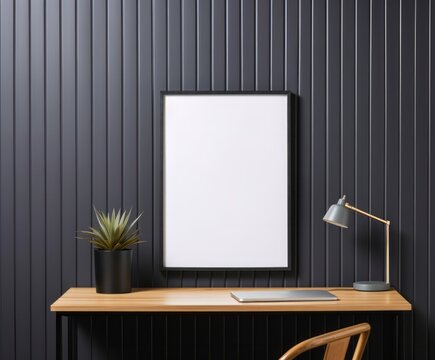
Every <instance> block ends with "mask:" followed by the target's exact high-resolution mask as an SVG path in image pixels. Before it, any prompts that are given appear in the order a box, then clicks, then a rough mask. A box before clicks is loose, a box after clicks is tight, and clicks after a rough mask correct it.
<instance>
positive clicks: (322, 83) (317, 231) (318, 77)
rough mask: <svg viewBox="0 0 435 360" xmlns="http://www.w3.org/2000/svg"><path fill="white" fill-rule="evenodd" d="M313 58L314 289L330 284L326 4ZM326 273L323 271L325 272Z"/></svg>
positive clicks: (315, 17) (318, 7) (317, 15)
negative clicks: (327, 280)
mask: <svg viewBox="0 0 435 360" xmlns="http://www.w3.org/2000/svg"><path fill="white" fill-rule="evenodd" d="M312 32H313V33H312V37H311V38H312V58H311V71H312V73H311V76H312V79H311V86H312V89H311V96H312V99H311V111H312V114H311V124H312V128H311V196H312V200H311V228H312V233H311V264H312V268H314V264H315V265H316V269H317V271H312V273H311V279H312V280H311V281H312V285H313V286H324V285H325V281H326V276H325V275H326V262H325V255H326V248H325V228H326V224H325V223H324V222H323V221H322V217H323V215H324V214H325V208H326V207H327V206H328V204H326V191H325V190H326V161H327V156H326V136H325V134H326V126H325V125H326V116H325V115H326V66H325V65H326V46H325V45H326V3H325V2H320V1H319V2H316V1H313V8H312ZM321 269H323V271H322V270H321Z"/></svg>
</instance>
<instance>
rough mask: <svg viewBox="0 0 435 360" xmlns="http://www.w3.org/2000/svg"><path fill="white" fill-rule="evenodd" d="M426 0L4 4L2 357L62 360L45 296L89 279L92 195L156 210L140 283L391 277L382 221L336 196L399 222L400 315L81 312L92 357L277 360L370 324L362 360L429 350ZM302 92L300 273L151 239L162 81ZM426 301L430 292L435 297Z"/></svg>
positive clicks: (0, 83)
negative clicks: (169, 254) (244, 264)
mask: <svg viewBox="0 0 435 360" xmlns="http://www.w3.org/2000/svg"><path fill="white" fill-rule="evenodd" d="M434 7H435V6H434V4H432V1H431V0H400V1H398V0H326V1H322V0H311V1H310V0H299V1H298V0H288V1H285V0H227V1H224V0H140V1H139V0H136V1H135V0H108V1H105V0H92V1H89V0H76V1H70V0H62V1H58V0H16V1H13V0H1V2H0V51H1V57H0V70H1V71H0V160H1V161H0V170H1V173H0V190H1V194H0V201H1V206H0V295H1V296H0V308H1V311H0V316H1V317H0V329H1V342H0V358H1V359H14V358H16V359H30V358H32V359H53V358H54V351H55V333H54V330H55V329H54V315H52V314H51V313H49V311H48V308H49V305H50V304H51V303H52V302H53V300H55V299H56V298H57V297H58V296H59V295H60V294H61V293H62V292H63V291H65V290H66V289H68V288H69V287H70V286H90V285H93V274H92V272H93V270H92V269H93V260H92V252H91V248H90V246H89V245H88V244H87V243H85V242H81V241H76V240H75V238H74V237H75V235H76V230H78V229H82V228H84V227H85V226H87V225H89V224H91V223H92V221H93V218H92V205H93V204H95V206H96V207H98V208H102V209H111V208H113V207H115V208H119V207H123V208H127V209H128V208H132V209H133V212H135V213H136V212H139V211H140V212H143V213H144V215H143V216H142V219H141V222H140V227H141V228H142V229H143V238H144V240H146V241H147V242H146V243H144V244H141V245H140V246H139V247H138V249H137V250H135V261H134V284H135V285H136V286H141V287H146V286H169V287H180V286H206V287H207V286H283V285H285V286H349V285H351V284H352V282H353V281H354V280H355V279H356V280H367V279H373V280H377V279H381V278H382V276H383V229H382V226H380V225H379V224H377V223H374V222H369V221H368V220H367V219H366V218H364V217H355V218H354V219H353V220H352V225H351V227H350V229H349V230H347V231H340V230H338V229H337V228H334V227H330V226H328V227H327V226H326V225H325V224H324V223H323V222H322V216H323V214H324V212H325V210H326V208H327V206H328V205H329V204H330V203H332V202H334V201H336V199H337V198H338V197H339V195H340V194H342V193H345V194H346V195H348V197H349V200H350V202H352V203H355V204H356V205H357V206H358V207H360V208H363V209H367V210H369V211H371V212H373V213H375V214H378V215H379V216H384V217H387V218H389V219H390V220H391V221H392V244H391V246H392V249H391V257H392V264H391V270H392V274H391V277H392V283H393V285H394V286H395V287H397V288H398V289H399V290H400V291H401V292H402V293H403V294H404V295H405V296H406V297H407V298H408V299H409V300H410V301H411V302H412V303H413V304H414V305H415V312H414V315H413V316H408V317H405V318H404V319H403V320H402V319H400V320H397V319H396V318H395V317H394V316H391V315H384V316H381V315H377V316H375V315H369V316H368V317H367V316H365V315H341V316H338V315H334V314H329V315H312V316H308V315H288V314H269V315H267V314H258V315H255V316H252V315H248V314H243V315H227V316H224V315H214V314H205V315H197V316H194V315H191V316H178V315H170V316H165V315H152V316H151V315H144V316H142V317H138V318H135V317H129V316H113V317H109V318H106V317H103V318H101V317H86V316H84V317H81V318H79V319H78V321H77V333H76V336H75V339H74V340H75V342H76V345H77V346H76V352H77V356H78V358H79V359H91V358H92V359H102V358H105V357H109V358H112V359H121V358H123V359H134V358H136V356H137V357H140V358H146V359H151V358H153V359H164V358H168V359H172V358H179V357H181V358H186V359H194V358H196V359H206V358H209V357H210V358H216V359H223V358H237V357H239V358H241V359H246V358H258V359H268V358H269V359H273V358H276V357H277V356H278V355H279V354H280V353H281V352H282V351H283V350H285V349H286V348H287V347H288V346H290V345H291V344H294V343H295V342H296V341H298V340H300V339H303V338H305V337H308V336H309V335H310V334H318V333H320V332H323V331H325V330H326V329H332V328H336V327H338V326H340V325H344V324H351V323H354V322H356V321H361V320H369V321H370V322H371V323H372V325H373V328H374V330H373V336H372V338H371V340H370V347H369V350H368V355H369V356H368V357H369V358H371V359H375V358H384V359H387V358H396V357H398V358H403V359H412V358H415V359H430V358H434V357H435V315H434V314H435V311H434V306H433V299H434V297H435V283H434V278H433V277H431V276H430V274H431V271H432V266H431V265H432V261H434V260H432V259H435V252H434V251H435V246H431V240H433V239H434V232H435V229H434V227H433V224H435V218H434V217H435V209H434V206H435V185H434V180H433V176H434V175H435V174H434V171H435V163H434V161H435V153H434V151H435V147H434V146H433V145H432V142H433V139H434V138H435V133H434V129H435V127H434V126H432V117H433V114H432V111H433V107H432V104H434V100H435V99H434V98H433V96H434V95H433V92H432V90H431V89H432V84H433V80H434V79H433V76H434V75H433V74H434V71H433V68H434V67H433V61H434V57H433V52H434V48H435V46H434V36H433V33H434V32H433V30H432V19H433V18H434V16H435V14H434ZM269 89H270V90H283V89H285V90H290V91H292V92H294V93H296V94H298V95H299V109H300V114H299V119H298V141H299V143H298V162H299V166H298V197H299V203H298V239H297V264H298V266H297V273H279V272H273V273H269V272H184V273H181V272H174V273H169V274H167V275H165V274H163V273H161V272H160V271H159V269H158V267H157V265H156V264H157V263H156V261H155V260H156V258H157V256H158V254H159V245H158V244H156V243H153V232H154V231H156V229H155V228H153V218H152V200H153V181H154V176H153V173H152V161H153V156H154V155H155V152H154V151H153V142H152V137H153V131H154V128H153V119H158V118H159V117H160V97H159V92H160V91H161V90H269ZM431 299H432V300H431Z"/></svg>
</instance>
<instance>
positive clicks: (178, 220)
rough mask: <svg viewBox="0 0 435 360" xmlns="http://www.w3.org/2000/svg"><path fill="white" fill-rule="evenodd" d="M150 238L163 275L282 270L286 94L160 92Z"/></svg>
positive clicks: (291, 110)
mask: <svg viewBox="0 0 435 360" xmlns="http://www.w3.org/2000/svg"><path fill="white" fill-rule="evenodd" d="M161 112H162V118H161V122H160V124H156V125H157V126H156V127H155V135H156V138H155V146H156V147H155V160H156V162H155V169H154V170H155V174H156V176H155V190H156V193H157V196H155V207H154V210H155V213H154V218H155V221H156V223H155V233H154V234H155V236H156V238H157V240H158V243H159V246H160V251H161V261H162V264H161V266H162V269H163V270H209V271H210V270H234V269H235V270H251V271H252V270H261V269H267V270H291V265H292V261H291V259H292V249H293V237H294V232H295V222H294V208H295V197H294V184H295V182H294V167H295V160H294V159H295V153H296V151H295V149H296V144H295V139H294V125H295V120H296V116H295V114H296V102H295V96H294V95H293V94H291V93H288V92H162V109H161Z"/></svg>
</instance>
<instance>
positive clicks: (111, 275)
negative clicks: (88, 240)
mask: <svg viewBox="0 0 435 360" xmlns="http://www.w3.org/2000/svg"><path fill="white" fill-rule="evenodd" d="M94 259H95V280H96V286H97V293H100V294H122V293H129V292H131V262H132V250H131V249H124V250H115V251H110V250H98V249H94Z"/></svg>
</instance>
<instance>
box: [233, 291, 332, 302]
mask: <svg viewBox="0 0 435 360" xmlns="http://www.w3.org/2000/svg"><path fill="white" fill-rule="evenodd" d="M231 296H232V297H233V298H234V299H236V300H237V301H239V302H262V301H266V302H267V301H333V300H338V298H337V297H336V296H335V295H332V294H331V293H330V292H328V291H325V290H258V291H257V290H255V291H254V290H251V291H233V292H232V293H231Z"/></svg>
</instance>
